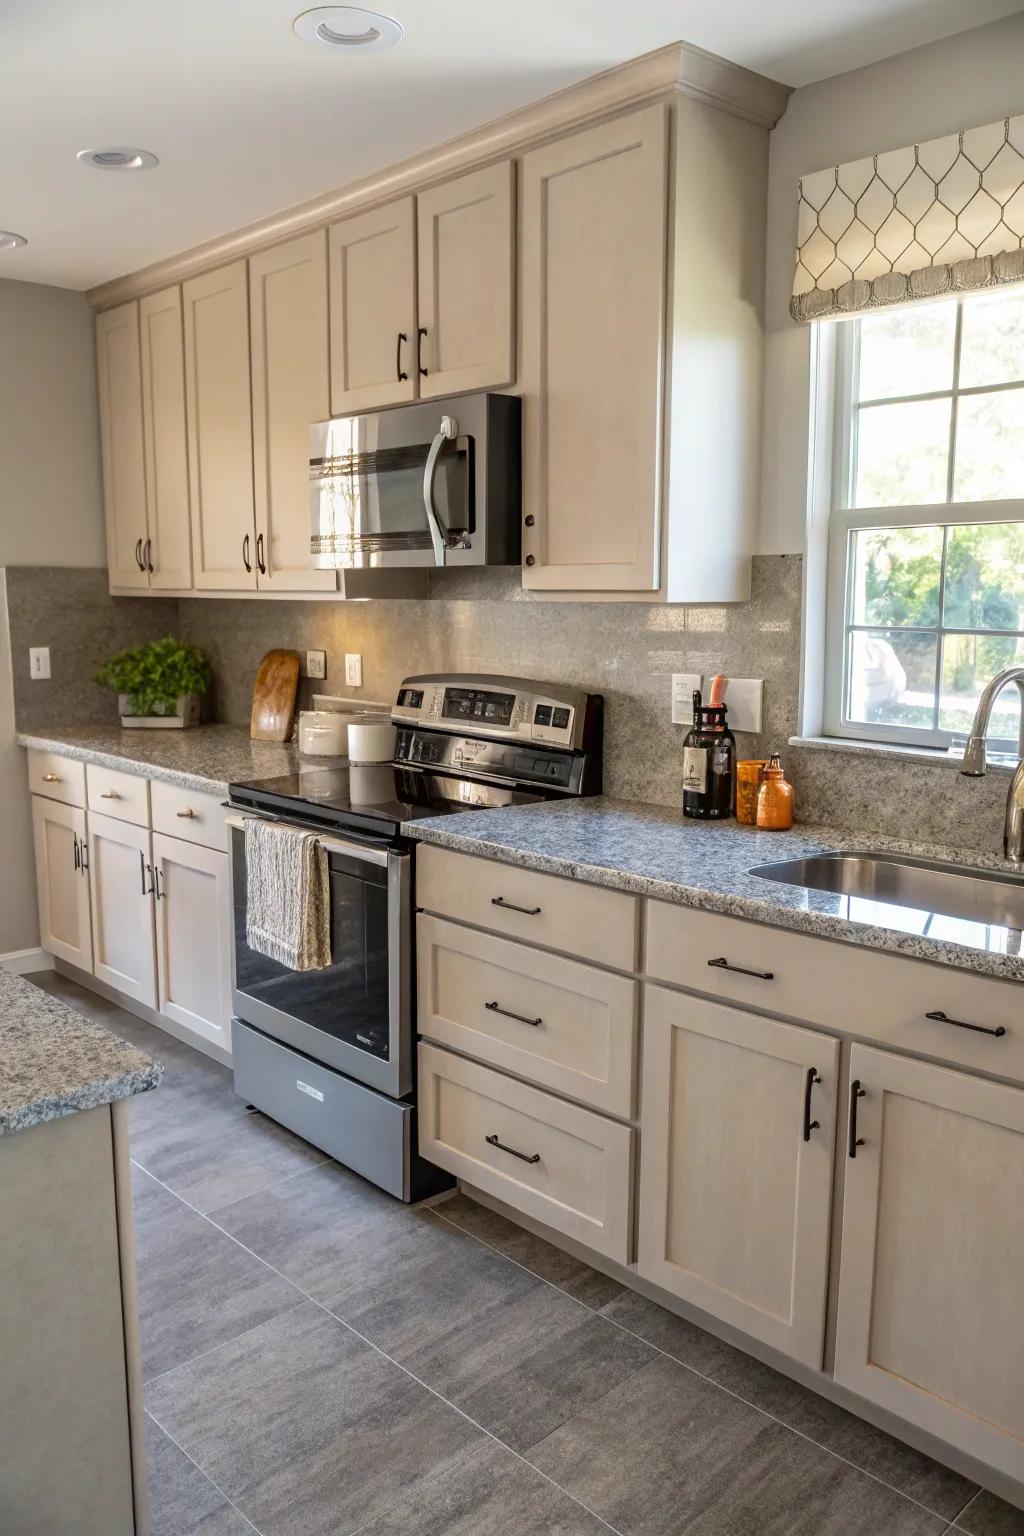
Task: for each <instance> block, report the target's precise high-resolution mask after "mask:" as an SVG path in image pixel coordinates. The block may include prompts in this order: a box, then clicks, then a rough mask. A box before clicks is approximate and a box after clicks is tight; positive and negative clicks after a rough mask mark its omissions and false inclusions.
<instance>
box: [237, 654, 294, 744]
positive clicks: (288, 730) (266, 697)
mask: <svg viewBox="0 0 1024 1536" xmlns="http://www.w3.org/2000/svg"><path fill="white" fill-rule="evenodd" d="M298 688H299V653H298V651H268V652H267V654H266V655H265V656H264V658H263V660H262V661H261V662H260V667H259V671H258V672H257V673H256V682H255V683H254V684H253V690H252V723H251V725H250V727H249V735H250V736H251V737H252V739H253V741H288V740H289V739H290V737H291V734H292V726H293V725H294V724H295V696H296V694H297V693H298Z"/></svg>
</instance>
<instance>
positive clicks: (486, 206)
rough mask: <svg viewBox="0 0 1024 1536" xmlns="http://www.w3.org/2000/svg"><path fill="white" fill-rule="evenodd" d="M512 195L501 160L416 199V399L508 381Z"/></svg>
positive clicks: (508, 166)
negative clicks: (417, 311) (417, 307)
mask: <svg viewBox="0 0 1024 1536" xmlns="http://www.w3.org/2000/svg"><path fill="white" fill-rule="evenodd" d="M514 198H515V171H514V167H513V165H512V162H511V160H504V161H502V162H501V163H500V164H498V165H490V166H488V167H487V168H486V169H485V170H482V171H473V172H471V173H470V175H468V176H460V177H458V179H457V180H455V181H446V182H444V183H443V184H442V185H441V186H439V187H431V189H430V190H429V191H427V192H423V193H421V194H420V196H419V197H418V198H417V200H416V237H417V253H418V279H419V281H418V291H419V314H418V317H417V326H418V329H417V336H418V347H417V362H418V367H419V391H420V398H421V399H424V400H432V399H436V398H437V396H439V395H453V394H458V393H459V391H460V390H473V389H497V388H499V387H500V386H501V385H503V384H511V383H513V381H514V379H515V303H514V298H513V294H514V286H513V285H514V272H515V264H514V246H513V242H514V239H515V219H514V209H515V202H514Z"/></svg>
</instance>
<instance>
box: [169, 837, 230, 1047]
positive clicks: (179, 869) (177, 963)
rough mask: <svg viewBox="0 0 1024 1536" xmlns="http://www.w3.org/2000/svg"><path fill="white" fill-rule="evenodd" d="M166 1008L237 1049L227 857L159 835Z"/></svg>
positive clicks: (202, 1032)
mask: <svg viewBox="0 0 1024 1536" xmlns="http://www.w3.org/2000/svg"><path fill="white" fill-rule="evenodd" d="M153 868H154V870H155V885H156V890H155V896H156V952H157V965H158V973H159V985H160V993H159V995H160V1012H161V1013H162V1014H164V1015H165V1017H166V1018H168V1019H171V1020H172V1021H173V1022H174V1023H175V1024H181V1025H184V1027H185V1028H186V1029H188V1030H191V1031H192V1033H193V1034H196V1035H198V1036H200V1037H201V1038H202V1039H203V1040H204V1041H208V1042H211V1043H212V1044H214V1045H216V1046H219V1047H220V1048H221V1050H223V1051H226V1052H227V1053H228V1055H230V1054H231V884H230V879H229V875H228V856H227V854H226V853H219V852H217V851H216V850H215V849H213V848H203V847H201V846H200V845H199V844H197V843H186V842H183V841H182V840H181V839H180V838H177V837H165V836H163V835H162V834H161V833H159V832H156V833H154V834H153Z"/></svg>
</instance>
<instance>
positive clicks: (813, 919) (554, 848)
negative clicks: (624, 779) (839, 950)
mask: <svg viewBox="0 0 1024 1536" xmlns="http://www.w3.org/2000/svg"><path fill="white" fill-rule="evenodd" d="M407 831H408V832H409V834H410V835H411V836H412V837H414V838H417V839H418V840H420V841H422V842H428V843H436V844H438V845H439V846H441V847H444V848H454V849H458V850H461V851H462V852H464V853H475V854H481V855H483V856H485V857H487V858H491V859H498V860H500V861H501V862H503V863H506V864H517V865H521V866H523V867H525V868H529V869H537V870H543V871H545V872H546V873H548V874H554V875H563V876H567V877H568V878H569V879H573V880H583V881H586V882H588V883H590V884H593V885H606V886H611V887H612V888H614V889H616V890H622V891H633V892H635V893H636V894H638V895H641V896H653V897H655V898H656V899H657V900H659V901H670V902H675V903H677V904H678V905H680V906H686V907H701V908H703V909H705V910H706V911H710V912H723V913H726V914H728V915H729V916H731V917H742V918H748V919H751V920H753V921H754V922H761V923H770V924H772V925H773V926H775V927H779V928H792V929H796V930H798V931H800V932H804V933H809V934H816V935H818V936H819V937H821V938H826V939H838V940H841V941H843V942H846V943H853V944H861V945H866V946H868V947H870V948H872V949H884V950H889V951H892V952H893V953H895V954H901V955H907V956H911V957H913V958H914V959H917V960H932V961H938V962H939V963H941V964H944V965H953V966H956V967H958V968H960V969H963V970H972V971H979V972H982V973H984V974H986V975H989V976H996V977H999V978H1001V979H1002V980H1004V981H1024V956H1022V955H1021V934H1020V933H1019V932H1018V931H1017V930H1015V929H1007V928H994V927H990V926H986V925H984V924H982V923H973V922H965V921H963V920H960V919H953V918H943V917H931V918H929V916H928V914H924V913H919V912H916V911H914V910H912V909H910V908H900V907H895V906H892V905H883V904H881V903H878V902H874V901H868V900H866V899H865V898H861V897H853V896H844V895H840V894H838V893H835V892H831V891H814V890H808V889H806V888H805V887H803V886H794V885H782V884H779V883H778V882H776V881H774V880H766V879H763V878H762V877H761V876H758V875H753V874H751V873H750V870H751V868H752V867H753V866H754V865H757V864H767V863H771V862H773V861H775V860H778V859H795V858H801V857H803V856H804V855H805V854H809V853H818V852H822V851H827V852H842V851H844V850H848V849H863V850H869V851H875V852H890V853H903V854H910V855H912V856H916V857H918V858H937V859H944V860H949V861H951V862H953V863H961V864H970V865H973V866H974V867H983V868H988V869H999V868H1000V867H1001V866H1002V864H1003V861H1002V859H1001V858H1000V857H998V856H996V855H991V856H986V855H984V854H978V853H970V854H966V853H964V852H962V851H957V850H955V849H949V848H937V847H934V846H931V845H927V844H920V843H907V842H898V841H895V840H894V839H892V838H878V837H870V836H857V835H855V834H853V833H850V834H838V833H836V832H830V831H829V830H828V829H827V828H825V827H812V826H802V825H797V826H796V827H794V828H793V830H792V831H790V832H759V831H757V830H756V829H755V828H753V827H745V826H740V825H739V823H737V822H735V821H723V822H708V821H705V822H700V821H691V820H688V819H687V818H685V817H684V816H683V814H682V812H681V811H676V810H673V809H671V808H669V807H666V806H657V805H643V804H638V803H634V802H631V801H624V800H612V799H609V798H607V797H605V796H596V797H594V798H593V799H583V800H575V801H566V802H547V803H542V804H540V805H530V806H522V807H520V806H515V807H513V806H509V807H505V808H503V809H501V810H488V811H464V812H461V813H460V814H459V815H457V816H439V817H432V818H428V819H426V820H423V821H417V822H415V823H414V824H412V825H410V826H409V827H408V828H407Z"/></svg>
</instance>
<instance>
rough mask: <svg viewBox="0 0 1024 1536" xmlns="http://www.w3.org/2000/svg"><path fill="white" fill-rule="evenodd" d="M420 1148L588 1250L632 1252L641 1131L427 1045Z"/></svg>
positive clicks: (422, 1052)
mask: <svg viewBox="0 0 1024 1536" xmlns="http://www.w3.org/2000/svg"><path fill="white" fill-rule="evenodd" d="M419 1064H420V1090H419V1091H420V1152H421V1153H422V1154H423V1156H424V1157H427V1158H429V1159H430V1161H431V1162H433V1163H437V1164H438V1165H439V1166H440V1167H441V1168H447V1169H448V1171H449V1172H450V1173H454V1174H457V1175H458V1177H459V1178H460V1179H465V1181H466V1182H467V1183H468V1184H472V1185H475V1186H476V1187H477V1188H478V1189H482V1190H484V1191H486V1192H487V1193H488V1194H492V1195H495V1196H496V1197H497V1198H498V1199H499V1200H503V1201H505V1203H506V1204H507V1205H510V1206H512V1207H514V1208H515V1209H516V1210H518V1211H522V1212H523V1214H524V1215H526V1216H532V1217H534V1218H535V1219H536V1220H537V1221H541V1222H544V1223H546V1225H547V1226H549V1227H552V1228H554V1229H555V1230H556V1231H558V1232H563V1233H564V1234H565V1235H566V1236H567V1237H572V1238H575V1239H576V1240H577V1241H578V1242H580V1243H584V1244H585V1245H586V1246H587V1247H588V1248H593V1249H595V1250H596V1251H597V1252H599V1253H604V1254H607V1256H608V1257H609V1258H611V1259H617V1260H618V1261H619V1262H620V1263H622V1264H627V1263H628V1262H629V1259H630V1236H631V1230H632V1213H631V1208H630V1196H631V1189H632V1173H633V1132H632V1131H631V1130H630V1129H629V1127H628V1126H624V1125H619V1124H618V1123H617V1122H616V1121H614V1120H607V1119H605V1117H604V1116H603V1115H596V1114H594V1113H593V1111H592V1110H589V1109H580V1108H579V1106H578V1105H576V1104H567V1103H566V1102H565V1101H564V1099H556V1098H554V1097H553V1096H552V1095H551V1094H549V1093H543V1092H542V1091H541V1090H540V1089H538V1088H529V1087H527V1086H526V1084H525V1083H519V1082H516V1081H515V1080H514V1079H513V1078H510V1077H504V1076H502V1074H501V1073H500V1072H492V1071H491V1069H490V1068H489V1067H481V1066H478V1065H477V1063H476V1062H473V1061H466V1060H465V1059H464V1058H463V1057H461V1056H454V1055H452V1053H451V1052H450V1051H443V1050H439V1049H438V1048H437V1047H436V1046H433V1045H429V1044H427V1043H426V1042H422V1043H421V1045H420V1048H419Z"/></svg>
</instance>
